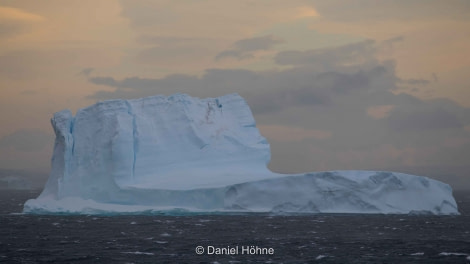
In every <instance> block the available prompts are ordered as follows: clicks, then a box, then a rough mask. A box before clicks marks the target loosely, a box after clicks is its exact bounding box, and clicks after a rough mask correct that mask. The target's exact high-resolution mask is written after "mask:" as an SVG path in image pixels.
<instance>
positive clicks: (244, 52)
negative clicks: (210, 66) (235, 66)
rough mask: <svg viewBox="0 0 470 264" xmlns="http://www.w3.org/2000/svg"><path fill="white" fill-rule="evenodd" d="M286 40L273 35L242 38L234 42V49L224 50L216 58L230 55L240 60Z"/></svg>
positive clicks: (251, 56)
mask: <svg viewBox="0 0 470 264" xmlns="http://www.w3.org/2000/svg"><path fill="white" fill-rule="evenodd" d="M283 42H284V40H282V39H280V38H277V37H275V36H272V35H267V36H262V37H255V38H248V39H242V40H239V41H237V42H235V43H234V44H233V46H234V47H233V49H229V50H224V51H222V52H220V53H218V54H217V55H216V56H215V60H221V59H224V58H228V57H233V58H237V59H239V60H242V59H249V58H253V57H254V55H253V53H254V52H256V51H260V50H269V49H270V48H272V47H273V46H274V45H276V44H280V43H283Z"/></svg>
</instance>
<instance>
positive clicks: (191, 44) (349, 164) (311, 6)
mask: <svg viewBox="0 0 470 264" xmlns="http://www.w3.org/2000/svg"><path fill="white" fill-rule="evenodd" d="M469 75H470V1H462V0H461V1H457V0H456V1H452V0H448V1H437V0H436V1H434V0H407V1H405V0H403V1H401V0H397V1H386V0H383V1H380V0H354V1H337V0H328V1H326V0H324V1H314V0H312V1H309V0H298V1H296V0H292V1H283V0H282V1H281V0H253V1H251V0H237V1H221V0H200V1H197V0H171V1H154V0H152V1H148V0H137V1H135V0H122V1H117V0H100V1H95V0H70V1H62V0H49V1H36V0H30V1H28V0H23V1H17V0H0V124H1V125H0V168H4V169H27V170H33V171H41V172H46V171H48V170H49V166H50V157H51V153H52V147H53V140H54V135H53V131H52V128H51V127H50V122H49V119H50V117H51V116H52V114H53V113H54V112H57V111H60V110H62V109H64V108H69V109H71V110H72V111H73V112H75V111H76V110H77V109H79V108H81V107H85V106H88V105H90V104H93V103H94V102H96V101H98V100H106V99H113V98H137V97H142V96H148V95H154V94H165V95H169V94H173V93H188V94H190V95H193V96H198V97H217V96H220V95H223V94H227V93H234V92H237V93H239V94H241V95H242V96H243V97H245V98H246V99H247V101H248V103H249V105H250V106H251V108H252V111H253V113H254V116H255V119H256V120H257V125H258V127H259V129H260V130H261V133H262V134H263V135H264V136H266V137H267V138H268V140H269V142H270V143H271V149H272V161H271V163H270V164H269V167H270V168H271V169H272V170H274V171H278V172H292V173H293V172H307V171H322V170H339V169H341V170H344V169H367V170H372V169H380V170H395V171H401V172H408V173H414V174H419V175H427V176H431V177H433V178H436V179H440V180H444V181H446V182H448V183H450V184H451V185H452V186H453V187H454V188H457V189H460V188H470V165H469V164H470V76H469Z"/></svg>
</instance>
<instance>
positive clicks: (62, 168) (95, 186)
mask: <svg viewBox="0 0 470 264" xmlns="http://www.w3.org/2000/svg"><path fill="white" fill-rule="evenodd" d="M51 122H52V126H53V128H54V131H55V134H56V140H55V145H54V153H53V156H52V169H51V174H50V177H49V180H48V181H47V183H46V186H45V188H44V190H43V192H42V193H41V195H40V196H39V197H38V198H37V199H32V200H28V201H27V202H26V203H25V205H24V212H25V213H40V214H41V213H83V214H108V213H111V214H113V213H165V212H167V213H172V212H173V213H175V212H234V211H235V212H275V213H290V212H295V213H297V212H307V213H309V212H313V213H398V214H401V213H405V214H407V213H432V214H458V210H457V205H456V202H455V200H454V198H453V196H452V189H451V188H450V186H449V185H447V184H444V183H442V182H439V181H436V180H432V179H429V178H426V177H421V176H413V175H407V174H401V173H394V172H376V171H331V172H317V173H307V174H296V175H284V174H277V173H273V172H271V171H269V170H268V169H267V168H266V165H267V163H268V162H269V159H270V149H269V144H268V142H267V141H266V139H265V138H264V137H263V136H261V135H260V133H259V132H258V129H257V128H256V125H255V120H254V118H253V116H252V113H251V111H250V108H249V107H248V105H247V104H246V102H245V100H244V99H243V98H242V97H240V96H239V95H237V94H230V95H225V96H222V97H219V98H208V99H199V98H194V97H190V96H188V95H184V94H176V95H172V96H169V97H166V96H152V97H146V98H140V99H135V100H110V101H104V102H99V103H97V104H95V105H92V106H90V107H87V108H83V109H80V110H79V111H78V112H77V114H76V115H75V117H73V115H72V113H71V112H70V111H69V110H64V111H61V112H58V113H56V114H55V115H54V117H53V118H52V120H51Z"/></svg>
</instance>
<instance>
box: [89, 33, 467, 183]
mask: <svg viewBox="0 0 470 264" xmlns="http://www.w3.org/2000/svg"><path fill="white" fill-rule="evenodd" d="M401 40H402V39H400V38H397V39H396V40H393V41H401ZM393 41H388V42H383V43H377V42H375V41H372V40H366V41H362V42H359V43H354V44H350V45H345V46H340V47H336V48H328V49H320V50H308V51H282V52H279V53H278V54H277V55H276V56H275V57H274V60H275V62H276V63H278V64H280V65H288V66H291V68H289V69H285V70H278V71H260V72H256V71H249V70H241V69H229V70H223V69H209V70H207V71H206V72H205V74H203V75H202V76H201V77H197V76H191V75H169V76H167V77H164V78H160V79H151V78H140V77H137V76H136V77H129V78H125V79H120V80H118V79H115V78H113V77H103V76H93V77H89V81H90V82H91V83H94V84H96V85H100V86H107V87H112V88H114V90H113V91H109V88H108V90H100V91H98V92H96V93H95V94H92V95H90V96H89V98H93V99H97V100H106V99H113V98H137V97H143V96H148V95H154V94H167V95H168V94H173V93H188V94H191V95H193V96H199V97H217V96H220V95H223V94H226V93H233V92H238V93H240V94H241V95H242V96H244V97H245V98H246V99H247V101H248V103H249V105H250V107H251V108H252V110H253V112H254V115H255V118H256V120H257V122H258V124H261V125H271V127H272V125H276V126H286V127H297V128H303V129H317V130H318V129H321V130H323V131H328V132H330V133H331V137H328V138H322V139H319V138H308V139H304V140H301V141H298V142H281V141H275V140H272V139H271V140H270V143H271V145H272V149H273V150H272V152H273V157H272V162H271V164H270V167H271V168H272V169H273V170H276V171H281V172H305V171H315V170H327V169H328V170H332V169H383V170H397V171H404V172H408V173H417V174H424V175H428V176H431V177H435V178H438V179H441V180H444V181H447V182H449V183H451V184H453V185H454V186H455V187H459V188H464V187H466V188H468V187H470V186H469V177H468V176H467V175H468V173H470V166H468V165H467V163H468V161H467V157H470V129H469V128H470V127H469V126H470V109H469V108H464V107H462V106H460V105H458V104H457V103H455V102H454V101H451V100H448V99H434V100H422V99H419V98H417V97H414V96H412V95H409V94H405V93H397V91H398V89H403V88H404V87H405V88H407V89H412V88H413V87H415V86H426V85H428V83H429V81H428V80H421V79H410V80H403V79H400V78H399V77H397V76H396V73H395V64H394V62H393V61H379V60H378V59H377V56H376V53H377V50H378V49H380V47H381V46H382V45H391V43H392V42H393ZM255 42H256V41H254V42H253V43H252V42H250V41H248V42H243V41H240V42H237V43H238V44H237V45H235V46H236V47H238V48H239V49H240V50H244V51H247V52H249V51H251V50H256V49H260V48H263V47H264V48H269V45H270V44H269V43H268V44H267V43H264V42H263V41H260V42H259V43H257V44H256V43H255ZM267 42H269V41H267ZM263 45H264V46H263ZM222 53H223V52H222ZM219 55H220V54H219ZM224 56H225V55H224ZM444 168H445V169H444Z"/></svg>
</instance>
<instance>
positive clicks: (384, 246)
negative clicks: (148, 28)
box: [0, 191, 470, 263]
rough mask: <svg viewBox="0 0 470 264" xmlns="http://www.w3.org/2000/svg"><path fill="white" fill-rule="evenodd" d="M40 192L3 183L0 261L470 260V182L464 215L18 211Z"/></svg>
mask: <svg viewBox="0 0 470 264" xmlns="http://www.w3.org/2000/svg"><path fill="white" fill-rule="evenodd" d="M37 195H38V192H32V191H1V192H0V262H4V263H470V192H455V193H454V196H455V197H456V199H457V201H458V205H459V211H460V212H461V215H460V216H410V215H297V216H280V215H269V214H253V215H193V216H107V217H106V216H65V215H22V214H15V213H19V212H21V210H22V206H23V203H24V202H25V201H26V200H27V199H29V198H35V197H36V196H37ZM197 246H200V247H202V249H203V250H204V252H203V253H202V254H200V255H198V254H197V253H196V247H197ZM237 246H238V251H236V249H237ZM251 246H253V247H251ZM255 247H258V249H257V250H258V251H256V252H255V253H257V254H248V253H250V252H249V251H248V252H247V251H246V250H245V251H242V248H245V249H250V248H251V249H253V250H255V249H256V248H255ZM200 249H201V248H199V250H200ZM216 249H218V251H220V252H219V253H224V254H215V253H217V252H216ZM271 249H272V251H269V250H271ZM230 250H231V251H230ZM263 250H264V251H263ZM208 251H209V252H208ZM222 251H225V252H222ZM251 252H253V251H251ZM269 252H273V253H272V254H270V253H269ZM208 253H213V254H208ZM261 253H264V254H261Z"/></svg>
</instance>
